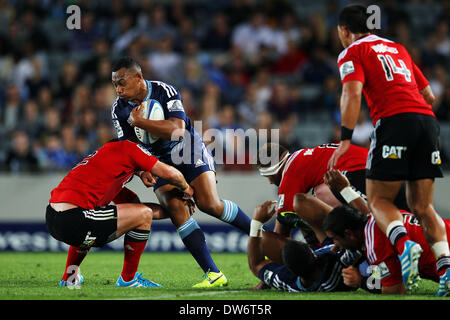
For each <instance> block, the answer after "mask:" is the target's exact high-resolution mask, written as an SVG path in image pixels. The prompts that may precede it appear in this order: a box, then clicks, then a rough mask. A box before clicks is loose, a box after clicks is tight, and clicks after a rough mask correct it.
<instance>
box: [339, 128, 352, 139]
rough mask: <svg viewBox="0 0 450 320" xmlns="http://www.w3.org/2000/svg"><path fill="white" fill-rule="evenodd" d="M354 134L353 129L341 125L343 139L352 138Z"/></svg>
mask: <svg viewBox="0 0 450 320" xmlns="http://www.w3.org/2000/svg"><path fill="white" fill-rule="evenodd" d="M352 135H353V129H349V128H347V127H344V126H341V141H343V140H351V139H352Z"/></svg>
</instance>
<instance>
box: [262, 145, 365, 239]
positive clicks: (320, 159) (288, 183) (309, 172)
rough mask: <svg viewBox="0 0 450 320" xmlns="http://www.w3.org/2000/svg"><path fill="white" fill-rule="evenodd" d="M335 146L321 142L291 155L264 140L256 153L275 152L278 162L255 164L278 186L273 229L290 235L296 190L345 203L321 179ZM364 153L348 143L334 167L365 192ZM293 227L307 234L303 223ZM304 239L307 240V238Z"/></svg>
mask: <svg viewBox="0 0 450 320" xmlns="http://www.w3.org/2000/svg"><path fill="white" fill-rule="evenodd" d="M338 146H339V145H338V144H333V143H330V144H324V145H320V146H317V147H314V148H306V149H300V150H297V151H296V152H294V153H292V154H291V153H290V152H289V151H288V150H287V149H286V148H284V147H283V146H281V145H278V144H275V143H268V144H265V145H264V146H263V147H262V148H261V149H260V150H259V154H267V155H272V154H273V153H275V152H278V159H279V161H278V162H277V163H276V164H275V165H272V166H269V165H270V163H269V164H261V163H258V165H259V173H260V174H261V175H262V176H265V177H267V179H268V180H269V182H270V183H271V184H274V185H276V186H277V187H278V204H277V221H276V224H275V229H274V231H275V232H277V233H279V234H281V235H283V236H286V237H287V236H289V235H290V231H291V227H292V226H293V224H295V223H291V222H289V220H291V219H292V218H296V217H297V215H295V213H294V196H295V195H296V194H298V193H308V192H312V193H313V194H314V195H315V196H317V197H318V198H319V199H321V200H323V201H324V202H325V203H327V204H329V205H331V206H333V207H334V206H337V205H340V204H341V202H342V203H345V200H344V199H343V198H342V197H341V196H340V195H339V194H336V193H335V194H333V193H332V192H330V189H329V188H328V187H327V186H326V185H325V184H324V180H323V176H324V174H325V173H326V172H327V163H328V160H329V159H330V157H331V155H332V154H333V152H334V150H336V148H337V147H338ZM367 152H368V150H367V149H366V148H362V147H358V146H354V145H352V146H351V147H350V150H349V152H348V153H347V154H346V155H345V156H343V157H342V159H340V160H339V163H338V168H339V169H340V170H342V171H345V172H346V175H347V177H348V178H349V179H350V180H351V181H352V185H353V186H355V188H356V189H357V190H358V191H359V192H361V193H362V194H364V193H365V186H364V179H365V165H366V159H367ZM259 162H261V160H260V161H259ZM338 199H339V201H338ZM297 219H298V218H297ZM317 219H318V220H320V221H322V219H323V217H317ZM280 222H281V223H280ZM300 223H301V222H300ZM296 227H299V228H300V229H302V231H303V232H304V233H308V231H307V227H306V226H304V225H297V226H296ZM305 229H306V230H305ZM305 236H306V235H305ZM307 240H308V242H309V239H307Z"/></svg>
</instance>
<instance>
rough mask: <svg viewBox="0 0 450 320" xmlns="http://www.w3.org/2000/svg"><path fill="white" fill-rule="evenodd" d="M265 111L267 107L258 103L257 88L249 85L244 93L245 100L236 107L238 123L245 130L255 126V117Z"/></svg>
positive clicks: (254, 85) (251, 84)
mask: <svg viewBox="0 0 450 320" xmlns="http://www.w3.org/2000/svg"><path fill="white" fill-rule="evenodd" d="M266 109H267V105H265V104H263V103H262V102H260V101H258V99H257V87H256V84H255V83H250V84H249V85H248V86H247V88H246V91H245V98H244V99H243V100H242V101H241V102H240V103H239V104H238V106H237V114H238V117H239V122H240V123H242V125H243V126H244V127H245V128H250V127H254V126H255V125H256V119H257V115H258V114H260V113H261V112H263V111H265V110H266Z"/></svg>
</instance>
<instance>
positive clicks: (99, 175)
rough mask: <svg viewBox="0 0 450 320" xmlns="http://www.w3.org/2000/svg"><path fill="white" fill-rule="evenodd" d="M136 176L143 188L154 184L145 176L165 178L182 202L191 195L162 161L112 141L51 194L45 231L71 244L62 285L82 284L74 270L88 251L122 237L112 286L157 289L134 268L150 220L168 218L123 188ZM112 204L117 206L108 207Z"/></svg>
mask: <svg viewBox="0 0 450 320" xmlns="http://www.w3.org/2000/svg"><path fill="white" fill-rule="evenodd" d="M135 172H140V175H141V178H142V179H143V180H144V182H145V183H146V184H147V185H151V183H152V181H150V180H151V179H152V176H151V175H148V174H147V173H148V172H149V173H151V174H152V175H155V176H157V177H161V178H164V179H166V180H167V181H169V182H170V183H171V184H172V185H174V186H175V187H176V188H177V190H179V191H178V192H179V194H178V196H179V197H180V198H182V199H183V201H185V202H186V201H187V200H188V199H190V198H191V197H192V195H193V194H194V191H193V189H192V188H191V187H190V186H189V184H188V183H187V182H186V180H185V179H184V177H183V175H182V174H181V172H179V171H178V170H177V169H175V168H173V167H171V166H168V165H166V164H164V163H162V162H160V161H159V160H158V159H156V158H155V157H154V156H153V155H151V154H150V153H149V152H148V151H147V150H145V149H144V148H142V147H141V146H139V145H137V144H136V143H133V142H130V141H127V140H125V141H113V142H108V143H106V144H105V145H104V146H103V147H101V148H99V149H98V150H96V151H94V152H93V153H92V154H90V155H89V156H87V157H86V158H85V159H84V160H83V161H81V162H80V163H78V164H77V165H76V166H75V167H74V168H73V169H72V170H71V171H70V172H69V173H68V174H67V175H66V177H64V179H63V180H62V181H61V183H60V184H59V185H58V186H57V187H56V188H55V189H53V190H52V191H51V198H50V200H49V205H48V206H47V210H46V216H45V218H46V225H47V229H48V231H49V233H50V234H51V235H52V236H53V237H54V238H55V239H57V240H59V241H62V242H64V243H67V244H69V245H70V246H71V247H70V249H69V253H68V257H67V262H66V269H65V271H64V275H63V277H62V280H61V282H60V285H61V286H66V285H68V284H81V283H82V282H83V277H82V276H81V274H79V272H78V267H79V265H80V264H81V262H82V261H83V259H84V257H85V256H86V254H87V253H88V251H89V249H90V248H91V247H103V246H104V245H106V244H107V243H108V242H111V241H113V240H115V239H117V238H118V237H120V236H121V235H123V234H125V238H124V264H123V269H122V273H121V275H120V276H119V279H118V280H117V282H116V286H119V287H137V286H140V287H141V286H144V287H159V286H160V285H159V284H157V283H154V282H152V281H150V280H147V279H145V278H143V277H142V273H141V274H139V273H138V272H137V268H138V265H139V260H140V257H141V254H142V252H143V251H144V248H145V245H146V243H147V240H148V237H149V235H150V226H151V223H152V219H162V218H166V216H167V215H166V214H165V212H164V211H163V210H162V208H161V207H160V206H159V205H158V204H154V203H146V204H141V203H139V198H138V197H137V196H136V194H134V193H133V192H132V191H130V190H128V189H127V188H124V185H125V184H126V183H127V182H128V181H129V180H131V178H132V177H133V175H134V174H135ZM146 179H149V180H146ZM111 201H113V202H115V203H116V205H110V203H111ZM124 202H130V203H124ZM69 278H70V279H69ZM69 282H70V283H69Z"/></svg>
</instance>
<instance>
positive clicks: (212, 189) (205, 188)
mask: <svg viewBox="0 0 450 320" xmlns="http://www.w3.org/2000/svg"><path fill="white" fill-rule="evenodd" d="M190 185H191V186H192V187H193V188H194V190H195V194H194V198H195V202H196V204H197V207H198V208H199V209H200V210H201V211H203V212H205V213H207V214H209V215H212V216H214V217H216V218H220V217H221V216H222V212H223V208H224V204H223V202H222V201H220V197H219V194H218V192H217V186H216V175H215V173H214V172H213V171H206V172H203V173H202V174H200V175H199V176H198V177H196V178H195V179H194V180H192V181H191V183H190Z"/></svg>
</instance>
